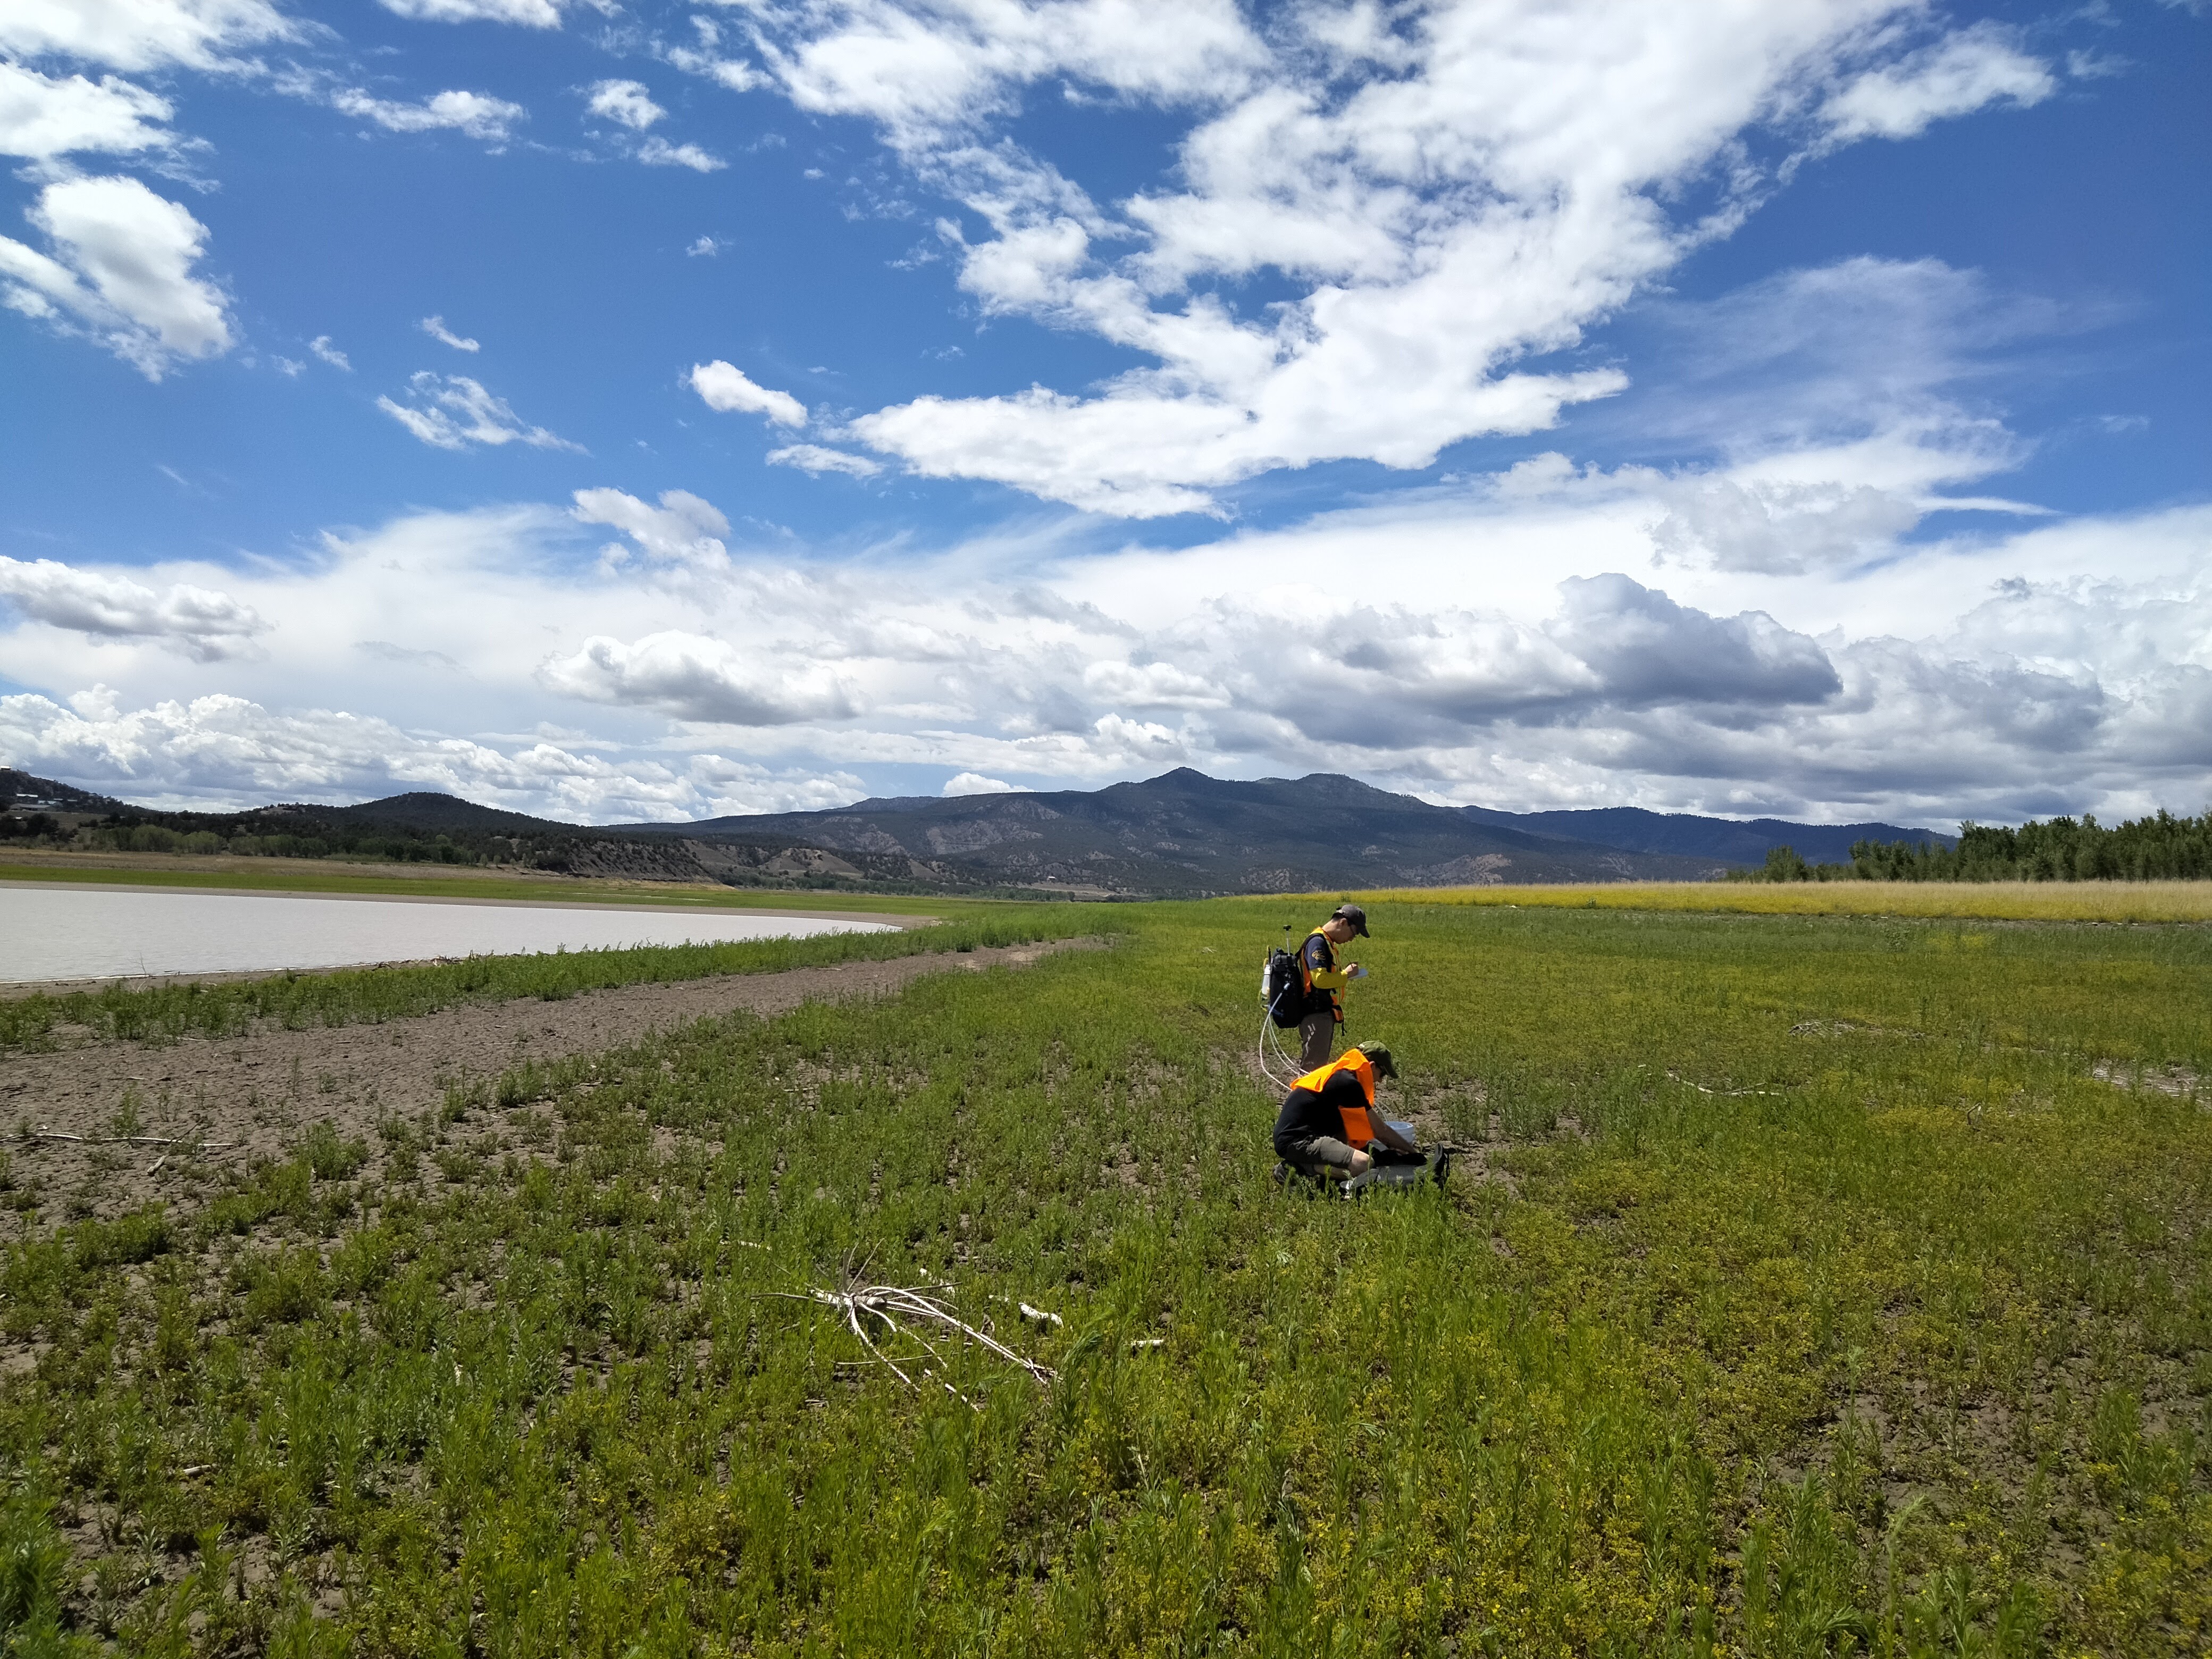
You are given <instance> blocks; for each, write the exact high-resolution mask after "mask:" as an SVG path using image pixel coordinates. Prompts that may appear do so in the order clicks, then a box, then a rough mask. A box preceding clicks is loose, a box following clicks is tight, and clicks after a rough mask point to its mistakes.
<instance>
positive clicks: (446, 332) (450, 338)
mask: <svg viewBox="0 0 2212 1659" xmlns="http://www.w3.org/2000/svg"><path fill="white" fill-rule="evenodd" d="M415 326H416V327H417V328H419V329H421V330H422V331H423V332H424V333H425V334H427V335H428V336H429V337H431V338H432V339H434V340H435V341H436V342H437V343H439V344H440V345H449V346H451V347H453V349H454V350H456V351H475V350H477V349H478V346H477V342H476V341H474V340H468V339H464V338H462V337H461V336H459V335H458V334H456V333H454V332H453V330H451V329H450V328H447V326H446V319H444V318H443V317H425V318H424V319H422V321H421V322H419V323H417V324H416V325H415Z"/></svg>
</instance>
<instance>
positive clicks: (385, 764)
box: [0, 687, 867, 823]
mask: <svg viewBox="0 0 2212 1659" xmlns="http://www.w3.org/2000/svg"><path fill="white" fill-rule="evenodd" d="M70 702H71V704H72V705H74V706H73V707H64V705H63V704H61V703H58V702H54V701H52V699H50V698H46V697H43V696H8V697H0V754H5V755H7V756H8V757H9V763H11V764H15V765H20V766H22V767H24V768H26V769H29V770H32V771H33V772H37V773H40V775H46V776H54V775H62V776H67V777H75V778H85V779H88V780H93V781H95V782H96V783H97V785H98V787H100V788H101V789H102V790H103V791H105V792H106V793H113V794H117V795H119V796H123V797H125V798H126V799H132V800H136V801H142V802H145V803H147V804H149V805H172V806H202V807H210V808H217V809H221V808H225V807H239V806H249V805H262V804H264V803H265V802H268V801H271V800H303V799H304V800H325V801H348V800H361V799H372V798H374V797H376V796H380V795H388V794H392V793H395V792H397V791H401V790H409V789H433V790H442V791H445V792H447V793H451V794H456V795H459V796H462V797H464V798H465V799H470V800H476V801H482V802H484V803H486V804H488V805H498V806H507V807H512V808H515V809H518V810H520V811H529V812H532V813H534V814H537V815H538V816H541V817H552V818H557V819H563V820H566V821H568V822H570V823H620V822H640V821H645V822H666V821H671V820H680V819H686V818H695V817H717V816H721V815H724V814H730V813H741V812H794V811H818V810H820V809H822V808H823V807H830V806H844V805H850V804H851V803H852V802H854V801H855V800H858V799H860V797H861V796H862V795H864V794H866V793H867V792H866V789H865V787H863V786H862V785H861V783H860V780H859V779H858V778H856V777H854V776H853V775H852V774H850V773H849V772H842V771H837V770H834V769H833V770H830V771H828V772H818V771H812V770H801V769H792V768H770V767H766V766H762V765H759V764H757V763H753V762H750V761H746V760H743V759H733V758H731V757H726V756H722V755H719V754H714V753H701V754H695V755H690V756H684V757H676V758H674V759H673V760H662V759H651V758H645V757H630V758H627V759H625V760H624V761H623V762H622V763H616V762H614V761H611V760H609V759H607V758H605V757H604V756H600V755H597V754H593V753H592V752H590V751H589V750H587V749H581V748H578V747H574V746H564V745H563V744H560V743H557V742H544V741H540V742H535V743H532V742H523V743H519V744H515V743H510V744H505V745H501V744H496V743H490V742H483V741H479V740H477V739H473V738H434V737H433V738H426V737H424V736H422V735H421V734H419V733H417V732H410V731H406V730H403V729H402V728H400V727H398V726H394V725H393V724H392V723H391V722H390V721H388V720H378V719H376V718H374V717H373V716H365V715H360V714H349V713H345V712H343V711H339V710H331V709H313V708H310V709H302V710H300V711H297V712H292V713H281V712H277V711H275V710H271V709H270V708H266V707H264V706H263V705H261V704H259V703H257V702H252V701H251V700H250V699H247V698H244V697H238V696H223V695H212V696H202V697H194V698H191V699H184V700H164V701H162V702H156V703H154V704H152V705H150V706H148V707H145V708H131V709H124V708H120V707H118V698H117V697H116V696H115V694H114V693H113V692H112V691H111V690H108V689H107V688H105V687H101V688H97V689H96V690H94V692H93V693H92V694H89V695H85V694H80V695H79V696H76V697H74V698H72V699H70Z"/></svg>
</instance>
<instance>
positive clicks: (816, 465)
mask: <svg viewBox="0 0 2212 1659" xmlns="http://www.w3.org/2000/svg"><path fill="white" fill-rule="evenodd" d="M767 460H768V463H769V465H771V466H795V467H797V468H798V469H799V471H802V472H807V473H811V474H812V475H814V476H815V477H820V476H821V475H822V474H823V473H824V472H842V473H844V474H845V475H846V476H847V477H854V478H872V477H875V476H876V474H878V472H881V471H883V470H884V469H883V464H882V463H881V462H880V461H872V460H870V459H868V458H867V457H866V456H865V455H854V454H850V453H848V452H846V451H844V450H842V449H824V448H823V447H822V446H821V445H819V444H787V445H785V446H784V447H782V448H781V449H771V450H769V453H768V455H767Z"/></svg>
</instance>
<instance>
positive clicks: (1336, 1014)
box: [1298, 904, 1368, 1072]
mask: <svg viewBox="0 0 2212 1659" xmlns="http://www.w3.org/2000/svg"><path fill="white" fill-rule="evenodd" d="M1367 936H1368V934H1367V912H1366V911H1364V910H1363V909H1361V908H1359V907H1358V905H1356V904H1340V905H1338V906H1337V907H1336V910H1335V913H1334V915H1331V916H1330V917H1329V919H1328V921H1324V922H1323V923H1322V925H1321V926H1320V927H1316V928H1315V929H1314V930H1313V932H1311V933H1308V934H1307V935H1306V942H1305V944H1304V945H1302V946H1301V947H1299V950H1298V972H1299V973H1300V974H1301V975H1304V979H1305V982H1306V1017H1305V1018H1304V1019H1302V1020H1300V1021H1299V1022H1298V1069H1299V1070H1300V1071H1302V1072H1310V1071H1313V1070H1314V1069H1315V1068H1316V1067H1317V1066H1326V1065H1328V1054H1329V1050H1330V1049H1332V1048H1335V1047H1336V1028H1337V1027H1338V1026H1340V1025H1341V1024H1344V1002H1343V1000H1342V998H1341V997H1340V996H1339V995H1338V993H1339V992H1340V991H1342V990H1343V989H1344V987H1346V985H1348V984H1350V983H1351V982H1352V981H1353V980H1355V979H1358V978H1359V977H1360V973H1361V970H1360V966H1359V964H1358V963H1356V962H1347V963H1345V964H1344V965H1343V966H1342V967H1339V966H1338V965H1337V961H1336V949H1337V946H1339V945H1349V944H1351V943H1352V940H1353V939H1365V938H1366V937H1367Z"/></svg>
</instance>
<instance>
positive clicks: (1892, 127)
mask: <svg viewBox="0 0 2212 1659" xmlns="http://www.w3.org/2000/svg"><path fill="white" fill-rule="evenodd" d="M2057 89H2058V82H2057V77H2056V76H2053V75H2052V74H2051V67H2050V65H2049V64H2045V63H2044V62H2043V61H2042V60H2041V59H2040V58H2031V57H2029V56H2028V55H2027V53H2025V52H2021V50H2020V49H2019V48H2018V47H2017V46H2015V45H2014V44H2013V42H2012V40H2011V38H2010V36H2009V34H2008V31H2006V30H2005V29H2003V28H2002V27H1999V26H1998V25H1996V24H1995V23H1990V22H1983V23H1977V24H1975V25H1974V26H1973V27H1971V28H1964V29H1960V30H1959V31H1958V32H1956V33H1953V34H1949V35H1946V36H1945V37H1944V38H1943V39H1942V40H1939V41H1937V42H1936V43H1935V44H1934V45H1932V46H1926V47H1923V48H1922V49H1921V50H1920V51H1918V52H1914V53H1912V54H1911V55H1910V56H1909V57H1906V58H1902V59H1900V60H1899V61H1898V62H1896V63H1893V64H1884V65H1883V66H1881V68H1879V69H1874V70H1868V71H1867V72H1866V73H1865V74H1863V75H1861V76H1857V78H1856V79H1854V80H1853V81H1851V82H1850V84H1849V85H1847V86H1845V87H1844V88H1841V89H1840V90H1839V91H1838V92H1837V93H1836V94H1834V95H1833V96H1832V97H1831V98H1829V99H1828V100H1827V101H1826V103H1825V104H1823V105H1822V106H1821V108H1820V118H1821V119H1822V121H1823V122H1825V123H1826V126H1827V129H1828V133H1829V136H1830V139H1831V141H1832V142H1833V143H1850V142H1851V141H1852V140H1854V139H1859V138H1915V137H1918V136H1919V135H1920V134H1921V133H1923V132H1925V131H1927V130H1928V128H1929V125H1931V124H1933V123H1935V122H1936V121H1942V120H1948V119H1950V118H1953V117H1954V116H1960V115H1966V114H1969V113H1971V112H1973V111H1975V110H1978V109H1982V108H1984V107H1985V106H1988V105H1990V104H1996V103H2008V104H2012V105H2015V106H2020V107H2023V108H2024V107H2026V106H2028V105H2031V104H2039V103H2041V102H2042V101H2043V100H2045V98H2048V97H2049V96H2050V95H2051V94H2052V93H2054V92H2056V91H2057Z"/></svg>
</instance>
